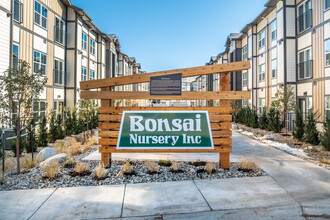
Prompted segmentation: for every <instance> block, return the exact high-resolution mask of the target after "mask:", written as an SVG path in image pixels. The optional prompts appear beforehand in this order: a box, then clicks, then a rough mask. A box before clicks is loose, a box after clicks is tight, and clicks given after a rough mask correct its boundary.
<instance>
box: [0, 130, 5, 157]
mask: <svg viewBox="0 0 330 220" xmlns="http://www.w3.org/2000/svg"><path fill="white" fill-rule="evenodd" d="M3 147H4V146H3V140H2V129H1V128H0V159H2V148H3Z"/></svg>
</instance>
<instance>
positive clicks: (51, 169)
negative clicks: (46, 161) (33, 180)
mask: <svg viewBox="0 0 330 220" xmlns="http://www.w3.org/2000/svg"><path fill="white" fill-rule="evenodd" d="M59 167H60V166H59V164H58V162H57V161H56V160H54V161H53V163H51V164H50V165H48V166H46V167H45V168H44V171H45V173H46V177H48V178H49V179H54V178H55V177H56V175H57V174H58V172H59Z"/></svg>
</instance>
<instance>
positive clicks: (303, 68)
mask: <svg viewBox="0 0 330 220" xmlns="http://www.w3.org/2000/svg"><path fill="white" fill-rule="evenodd" d="M297 66H298V79H308V78H311V77H312V75H313V74H312V73H313V60H308V61H305V62H302V63H298V65H297Z"/></svg>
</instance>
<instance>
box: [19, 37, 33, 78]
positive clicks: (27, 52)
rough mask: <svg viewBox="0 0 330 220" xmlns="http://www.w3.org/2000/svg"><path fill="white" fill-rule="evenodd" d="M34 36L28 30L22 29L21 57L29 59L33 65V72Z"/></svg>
mask: <svg viewBox="0 0 330 220" xmlns="http://www.w3.org/2000/svg"><path fill="white" fill-rule="evenodd" d="M32 39H33V36H32V34H30V33H29V32H27V31H24V30H21V36H20V48H19V49H20V58H21V59H22V60H25V61H27V62H28V63H30V65H31V70H30V71H31V72H32V66H33V48H32V45H33V40H32Z"/></svg>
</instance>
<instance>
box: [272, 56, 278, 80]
mask: <svg viewBox="0 0 330 220" xmlns="http://www.w3.org/2000/svg"><path fill="white" fill-rule="evenodd" d="M276 77H277V59H274V60H272V78H273V79H274V78H276Z"/></svg>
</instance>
